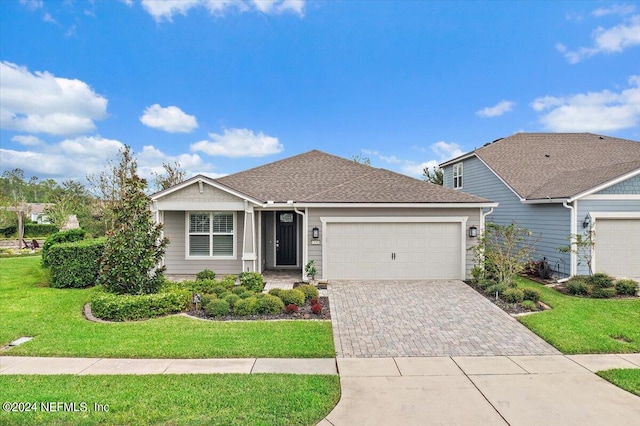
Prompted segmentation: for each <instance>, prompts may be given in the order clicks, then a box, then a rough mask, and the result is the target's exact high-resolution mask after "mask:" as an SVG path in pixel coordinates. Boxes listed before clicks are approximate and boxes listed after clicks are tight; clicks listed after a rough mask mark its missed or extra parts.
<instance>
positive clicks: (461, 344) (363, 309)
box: [329, 280, 559, 358]
mask: <svg viewBox="0 0 640 426" xmlns="http://www.w3.org/2000/svg"><path fill="white" fill-rule="evenodd" d="M329 298H330V303H331V322H332V324H333V335H334V342H335V346H336V352H337V356H339V357H346V358H351V357H358V358H362V357H365V358H369V357H370V358H376V357H402V356H410V357H411V356H464V355H470V356H474V355H478V356H480V355H485V356H486V355H553V354H559V352H558V351H557V350H556V349H554V348H553V347H552V346H551V345H549V344H548V343H546V342H545V341H544V340H542V339H541V338H539V337H538V336H536V335H535V334H534V333H532V332H531V331H529V329H527V328H526V327H525V326H523V325H522V324H520V323H519V322H517V321H516V320H515V319H514V318H512V317H511V316H509V315H508V314H506V313H505V312H503V311H502V310H501V309H499V308H498V307H496V306H495V305H494V304H492V303H491V302H489V301H488V300H487V299H485V298H484V297H483V296H482V295H480V294H478V293H477V292H476V291H475V290H473V289H472V288H470V287H469V286H467V285H466V284H465V283H463V282H462V281H457V280H449V281H444V280H437V281H436V280H434V281H337V282H336V281H332V282H331V283H330V285H329Z"/></svg>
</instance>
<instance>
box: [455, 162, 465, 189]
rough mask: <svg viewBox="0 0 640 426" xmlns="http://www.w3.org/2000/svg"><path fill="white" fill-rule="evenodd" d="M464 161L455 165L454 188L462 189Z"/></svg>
mask: <svg viewBox="0 0 640 426" xmlns="http://www.w3.org/2000/svg"><path fill="white" fill-rule="evenodd" d="M462 172H463V168H462V163H456V164H454V165H453V189H461V188H462V185H463V183H464V181H463V179H462V175H463V173H462Z"/></svg>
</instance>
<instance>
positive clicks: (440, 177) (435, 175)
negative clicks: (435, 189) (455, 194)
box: [422, 166, 444, 186]
mask: <svg viewBox="0 0 640 426" xmlns="http://www.w3.org/2000/svg"><path fill="white" fill-rule="evenodd" d="M422 179H423V180H425V181H427V182H431V183H435V184H436V185H440V186H442V185H443V183H444V173H443V172H442V169H441V168H440V167H438V166H434V167H433V171H432V170H431V169H430V168H429V167H425V168H424V170H423V171H422Z"/></svg>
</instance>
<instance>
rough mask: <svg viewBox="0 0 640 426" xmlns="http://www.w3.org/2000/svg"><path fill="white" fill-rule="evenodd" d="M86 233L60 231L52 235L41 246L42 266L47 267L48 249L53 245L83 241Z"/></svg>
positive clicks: (81, 231) (72, 230)
mask: <svg viewBox="0 0 640 426" xmlns="http://www.w3.org/2000/svg"><path fill="white" fill-rule="evenodd" d="M86 234H87V233H86V231H85V230H84V229H69V230H68V231H60V232H56V233H55V234H52V235H51V236H49V238H47V239H46V240H45V241H44V243H43V244H42V266H44V267H49V259H47V257H48V255H49V249H50V248H51V246H53V245H55V244H62V243H72V242H74V241H81V240H84V239H85V236H86Z"/></svg>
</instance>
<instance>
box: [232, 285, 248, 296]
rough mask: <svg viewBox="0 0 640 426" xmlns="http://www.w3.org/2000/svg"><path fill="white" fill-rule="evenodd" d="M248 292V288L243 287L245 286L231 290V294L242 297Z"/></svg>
mask: <svg viewBox="0 0 640 426" xmlns="http://www.w3.org/2000/svg"><path fill="white" fill-rule="evenodd" d="M246 291H247V288H246V287H245V286H243V285H239V286H236V287H234V288H233V289H232V290H231V293H233V294H237V295H241V294H242V293H244V292H246Z"/></svg>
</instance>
